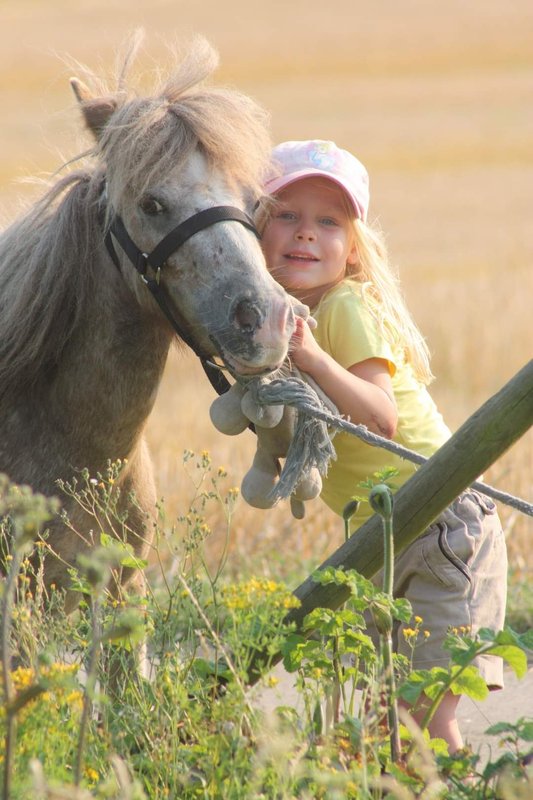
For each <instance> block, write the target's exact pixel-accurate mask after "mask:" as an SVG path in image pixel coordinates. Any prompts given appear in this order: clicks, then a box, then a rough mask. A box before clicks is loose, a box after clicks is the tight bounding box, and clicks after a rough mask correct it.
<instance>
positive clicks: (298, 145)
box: [264, 139, 370, 220]
mask: <svg viewBox="0 0 533 800" xmlns="http://www.w3.org/2000/svg"><path fill="white" fill-rule="evenodd" d="M313 176H322V177H324V178H329V179H330V180H332V181H334V182H335V183H337V184H338V185H339V186H340V187H341V188H342V189H344V191H345V192H346V194H347V195H348V197H349V199H350V200H351V202H352V205H353V207H354V209H355V215H356V217H357V219H362V220H365V219H366V215H367V212H368V204H369V201H370V191H369V185H368V184H369V181H368V172H367V171H366V169H365V167H364V166H363V164H361V162H360V161H359V160H358V159H357V158H356V157H355V156H353V155H352V154H351V153H349V152H348V151H347V150H341V148H340V147H337V145H336V144H335V143H334V142H328V141H325V140H323V139H312V140H311V141H307V142H282V143H281V144H278V145H277V146H276V147H274V149H273V150H272V172H271V175H270V176H269V177H268V178H267V180H266V182H265V186H264V189H265V192H266V193H267V194H277V193H278V192H279V191H281V189H284V188H285V187H286V186H288V185H289V184H291V183H294V181H298V180H301V179H302V178H311V177H313Z"/></svg>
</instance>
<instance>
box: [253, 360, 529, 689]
mask: <svg viewBox="0 0 533 800" xmlns="http://www.w3.org/2000/svg"><path fill="white" fill-rule="evenodd" d="M532 424H533V360H531V361H530V362H529V363H528V364H526V366H525V367H523V368H522V369H521V370H520V372H518V373H517V374H516V375H515V376H514V377H513V378H512V379H511V380H510V381H509V382H508V383H507V384H506V385H505V386H504V387H503V388H502V389H501V390H500V391H499V392H498V393H497V394H495V395H494V396H493V397H491V398H490V399H489V400H487V402H486V403H484V405H482V406H481V407H480V408H479V409H478V410H477V411H476V412H475V413H474V414H473V415H472V416H471V417H469V419H467V421H466V422H465V423H464V424H463V425H462V426H461V427H460V428H459V430H458V431H457V432H456V433H455V434H454V435H453V436H452V437H451V438H450V439H449V440H448V441H447V442H446V443H445V444H444V445H443V446H442V447H441V448H440V449H439V450H438V451H437V452H436V453H435V455H433V456H432V457H431V458H430V459H429V460H428V461H427V462H426V463H425V464H423V465H422V466H421V467H419V468H418V470H417V472H416V473H415V474H414V475H413V477H412V478H410V480H409V481H407V483H405V484H404V485H403V486H402V487H401V488H400V489H399V490H398V492H397V493H396V495H395V497H394V547H395V552H396V554H399V553H400V552H401V551H402V550H404V549H405V548H406V547H407V545H408V544H410V543H411V542H412V541H413V540H414V539H416V537H417V536H419V535H420V534H421V533H422V532H423V531H424V530H425V529H426V528H427V527H428V525H430V524H431V522H433V520H434V519H435V518H436V517H438V515H439V514H440V513H441V511H443V510H444V509H445V508H446V507H447V506H448V505H449V504H450V503H451V502H452V501H453V500H454V499H455V498H456V497H457V495H459V494H460V493H461V492H462V491H464V489H466V488H467V487H468V486H469V485H470V484H471V483H472V482H473V481H475V480H476V479H477V478H478V477H479V475H480V474H481V473H482V472H483V471H484V470H485V469H487V468H488V467H490V466H491V464H493V463H494V462H495V461H496V460H497V459H498V458H499V457H500V456H501V455H502V454H503V453H504V452H505V451H506V450H508V449H509V447H510V446H511V445H512V444H513V443H514V442H516V441H517V440H518V439H519V438H520V437H521V436H522V435H523V434H524V433H525V432H526V431H527V430H528V429H529V428H530V427H531V425H532ZM382 563H383V528H382V521H381V518H380V517H378V516H376V515H374V516H373V517H372V518H371V519H369V520H368V521H367V522H366V523H365V524H364V525H362V526H361V528H359V530H358V531H357V533H356V534H355V536H352V537H351V538H350V539H348V541H347V542H345V543H344V544H343V545H342V546H341V547H339V549H338V550H336V551H335V552H334V553H333V554H332V555H331V556H330V557H329V558H328V559H327V560H326V561H325V562H324V563H323V564H321V566H320V567H319V569H323V568H325V567H329V566H331V567H336V568H339V567H343V568H344V569H356V570H357V571H358V572H360V573H361V574H362V575H364V576H365V577H367V578H370V577H372V575H374V574H375V573H376V572H377V571H378V570H379V569H380V568H381V566H382ZM294 594H295V595H296V596H297V597H298V598H299V600H300V602H301V606H300V608H297V609H294V610H293V611H291V612H290V613H289V614H288V616H287V618H286V621H287V622H295V623H296V627H297V628H300V626H301V623H302V621H303V619H304V617H305V616H306V615H307V614H309V612H310V611H312V610H313V609H314V608H319V607H320V608H332V609H334V608H338V607H339V606H340V605H341V604H342V603H343V602H345V600H347V598H348V590H347V589H346V587H344V586H335V585H333V584H329V585H326V586H322V585H321V584H318V583H316V582H315V581H314V580H313V578H312V577H308V578H307V579H306V580H305V581H304V582H303V583H302V584H300V586H298V588H297V589H296V590H295V592H294ZM280 658H281V656H280V655H279V654H277V655H276V656H275V657H274V660H273V661H272V660H271V662H270V663H272V665H273V664H274V663H277V662H278V661H279V660H280ZM262 660H263V659H262V658H261V654H258V657H257V659H256V661H255V662H254V663H257V664H258V665H259V662H260V661H262ZM258 677H259V676H258V674H257V672H256V670H254V669H253V668H252V670H250V680H249V682H250V683H255V682H256V680H257V679H258Z"/></svg>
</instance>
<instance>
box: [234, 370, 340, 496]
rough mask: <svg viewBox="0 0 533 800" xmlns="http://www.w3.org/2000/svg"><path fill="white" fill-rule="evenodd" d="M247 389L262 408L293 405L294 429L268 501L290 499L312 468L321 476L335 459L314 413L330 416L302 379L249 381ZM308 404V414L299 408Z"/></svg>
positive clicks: (324, 429) (324, 428)
mask: <svg viewBox="0 0 533 800" xmlns="http://www.w3.org/2000/svg"><path fill="white" fill-rule="evenodd" d="M248 389H249V390H250V391H251V392H252V395H253V398H254V400H255V401H256V402H257V403H259V404H260V405H263V406H276V405H284V406H293V407H295V408H296V409H297V413H296V425H295V430H294V433H293V436H292V439H291V443H290V445H289V449H288V451H287V455H286V457H285V463H284V465H283V469H282V470H281V474H280V476H279V481H278V482H277V483H276V486H275V487H274V489H273V490H272V491H271V493H270V497H271V498H272V499H276V500H278V499H280V500H281V499H284V498H286V497H290V495H291V494H292V493H293V491H294V489H295V488H296V486H297V485H298V483H300V481H301V480H302V479H303V478H305V477H306V476H307V475H308V474H309V472H310V471H311V469H312V468H313V467H316V468H317V469H318V471H319V472H320V474H321V475H325V474H326V472H327V470H328V465H329V462H330V460H331V459H332V458H333V459H334V458H336V454H335V448H334V447H333V445H332V443H331V436H332V434H331V433H330V432H329V431H328V426H327V424H326V423H325V422H324V421H323V420H322V419H319V418H318V417H317V416H316V414H315V413H314V412H315V410H316V409H318V410H320V411H324V412H326V413H331V409H330V408H328V407H327V405H326V404H325V403H323V402H322V400H321V399H320V398H319V396H318V394H317V392H316V391H315V390H314V389H313V388H312V386H310V385H309V383H307V382H306V381H304V380H301V379H300V378H296V377H288V378H275V379H274V380H273V381H270V382H268V383H265V382H261V381H257V382H255V381H251V382H250V383H249V384H248ZM305 404H307V405H310V406H311V407H312V411H311V412H309V411H307V410H305V409H304V408H300V406H303V405H305Z"/></svg>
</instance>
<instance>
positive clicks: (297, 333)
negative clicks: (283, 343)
mask: <svg viewBox="0 0 533 800" xmlns="http://www.w3.org/2000/svg"><path fill="white" fill-rule="evenodd" d="M311 328H316V322H315V320H314V319H313V318H312V317H309V319H308V320H305V319H302V317H296V327H295V329H294V333H293V334H292V336H291V341H290V344H289V356H290V358H291V361H292V362H293V363H294V365H295V366H296V367H298V369H301V370H303V371H304V372H309V374H311V372H312V370H313V366H314V364H315V362H316V360H317V359H320V358H321V356H325V355H326V353H325V352H324V351H323V350H322V349H321V347H320V346H319V345H318V344H317V342H316V340H315V337H314V336H313V334H312V333H311Z"/></svg>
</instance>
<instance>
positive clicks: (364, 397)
mask: <svg viewBox="0 0 533 800" xmlns="http://www.w3.org/2000/svg"><path fill="white" fill-rule="evenodd" d="M289 356H290V358H291V359H292V361H293V363H294V364H295V366H296V367H298V369H301V370H302V372H307V374H308V375H310V376H311V377H312V378H313V379H314V380H315V381H316V382H317V383H318V385H319V386H320V388H321V389H322V391H323V392H324V393H325V394H327V395H328V397H329V398H330V399H331V400H332V401H333V402H334V403H335V405H336V406H337V408H338V409H339V411H340V413H341V414H344V415H345V416H346V417H348V418H349V419H351V421H352V422H354V423H357V424H362V425H366V426H367V428H368V429H369V430H371V431H373V432H374V433H378V434H380V435H381V436H386V437H387V438H392V437H393V436H394V434H395V432H396V425H397V422H398V412H397V409H396V402H395V399H394V391H393V388H392V383H391V378H390V373H389V368H388V364H387V362H386V361H384V360H383V359H380V358H369V359H367V360H366V361H361V362H359V363H358V364H352V366H351V367H349V369H345V368H344V367H341V365H340V364H338V363H337V362H336V361H335V359H333V358H332V357H331V356H330V355H329V354H328V353H326V352H325V350H322V348H321V347H320V345H319V344H318V343H317V341H316V340H315V338H314V336H313V334H312V333H311V329H310V327H309V325H308V324H307V322H306V321H305V320H303V319H302V318H301V317H297V318H296V328H295V331H294V333H293V335H292V337H291V342H290V347H289Z"/></svg>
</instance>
